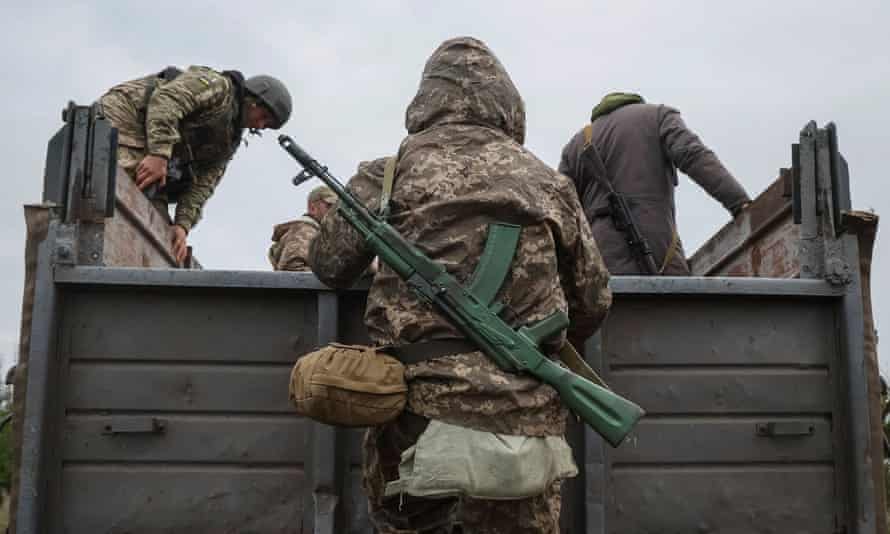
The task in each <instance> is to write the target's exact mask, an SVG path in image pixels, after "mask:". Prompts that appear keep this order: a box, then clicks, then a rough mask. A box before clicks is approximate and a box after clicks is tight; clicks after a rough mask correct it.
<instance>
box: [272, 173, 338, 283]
mask: <svg viewBox="0 0 890 534" xmlns="http://www.w3.org/2000/svg"><path fill="white" fill-rule="evenodd" d="M306 204H307V205H306V213H305V214H303V216H302V217H300V218H299V219H296V220H294V221H289V222H286V223H281V224H278V225H276V226H275V229H274V231H273V232H272V246H271V247H269V262H270V263H272V268H273V269H275V270H276V271H309V270H310V269H309V263H308V258H309V244H310V243H312V240H313V239H315V236H317V235H318V229H319V228H320V227H319V223H321V220H322V219H324V216H325V214H326V213H327V212H328V210H329V209H331V208H332V207H333V206H334V205H336V204H337V195H336V194H334V192H333V191H331V189H330V188H328V187H327V186H319V187H316V188H315V189H313V190H312V192H310V193H309V198H308V199H307V200H306Z"/></svg>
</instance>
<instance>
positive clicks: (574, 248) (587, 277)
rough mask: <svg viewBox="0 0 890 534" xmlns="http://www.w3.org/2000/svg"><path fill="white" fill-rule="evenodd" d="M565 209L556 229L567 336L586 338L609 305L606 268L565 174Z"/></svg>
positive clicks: (603, 316)
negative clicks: (566, 310) (565, 305)
mask: <svg viewBox="0 0 890 534" xmlns="http://www.w3.org/2000/svg"><path fill="white" fill-rule="evenodd" d="M557 178H558V180H560V182H562V183H563V184H564V185H563V186H561V191H560V193H561V195H560V196H561V198H562V205H563V207H564V209H565V213H564V214H563V216H562V218H563V220H562V222H561V224H559V225H558V228H557V232H558V236H557V240H556V241H557V243H556V246H557V259H558V262H559V277H560V283H561V285H562V287H563V290H564V291H565V293H566V300H567V301H568V306H569V319H570V321H571V324H570V325H569V331H568V336H569V339H570V340H573V341H580V340H585V339H587V338H588V337H590V336H591V335H593V333H594V332H596V329H597V328H599V326H600V323H602V322H603V319H605V318H606V314H607V313H608V312H609V308H610V307H611V305H612V291H611V290H610V289H609V271H608V269H607V268H606V264H605V262H603V258H602V256H600V251H599V248H597V246H596V241H594V238H593V233H592V232H591V230H590V225H589V224H588V222H587V218H586V217H585V216H584V211H583V210H582V209H581V203H580V201H579V200H578V195H577V194H576V193H575V190H574V187H573V185H572V184H571V182H570V181H569V180H568V179H567V178H565V177H564V176H561V175H560V176H558V177H557Z"/></svg>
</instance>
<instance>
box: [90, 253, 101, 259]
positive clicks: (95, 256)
mask: <svg viewBox="0 0 890 534" xmlns="http://www.w3.org/2000/svg"><path fill="white" fill-rule="evenodd" d="M90 257H91V258H93V259H94V260H98V259H99V253H98V252H93V253H92V254H90Z"/></svg>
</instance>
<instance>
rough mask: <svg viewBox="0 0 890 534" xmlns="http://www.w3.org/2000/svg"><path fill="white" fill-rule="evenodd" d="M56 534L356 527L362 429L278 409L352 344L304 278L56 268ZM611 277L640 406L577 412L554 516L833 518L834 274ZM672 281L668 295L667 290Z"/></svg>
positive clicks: (357, 336) (352, 311)
mask: <svg viewBox="0 0 890 534" xmlns="http://www.w3.org/2000/svg"><path fill="white" fill-rule="evenodd" d="M54 278H55V280H56V283H55V288H56V292H57V293H58V296H59V299H58V302H59V306H58V314H57V318H56V320H55V323H54V325H55V326H54V329H55V331H56V332H57V333H58V335H57V336H56V338H57V343H56V348H55V351H54V352H53V355H52V357H51V358H50V360H52V361H53V362H55V363H56V364H57V366H58V367H57V369H56V370H55V372H57V373H58V377H59V380H58V389H57V390H56V391H53V392H51V394H50V397H51V398H57V399H59V400H61V401H62V402H60V403H56V404H54V406H55V412H54V414H52V415H51V416H50V418H49V421H50V426H53V427H57V428H59V429H60V431H59V432H58V433H57V434H56V435H55V437H54V438H53V439H54V442H53V443H49V444H47V446H48V449H51V450H54V451H57V454H47V455H45V457H46V458H48V459H49V465H48V466H47V469H46V473H47V481H48V484H47V492H46V493H45V494H43V495H41V496H40V497H41V498H43V499H45V501H44V502H43V503H42V504H41V503H38V505H39V506H45V507H46V508H44V510H46V511H47V512H48V515H46V516H44V517H47V518H50V519H49V523H48V524H47V528H48V531H49V532H59V533H61V532H67V533H72V534H77V533H94V532H232V533H234V532H256V533H265V532H292V533H303V532H307V533H308V532H336V533H341V532H346V533H367V532H371V529H370V524H369V522H368V520H367V514H366V511H365V503H364V497H363V495H362V492H361V484H360V433H359V432H358V431H356V430H345V429H337V430H334V429H331V428H328V427H323V426H320V425H315V424H313V423H311V422H309V421H306V420H304V419H301V418H299V417H297V416H295V415H293V413H292V411H291V409H290V406H289V403H288V399H287V380H288V375H289V371H290V368H291V364H292V363H293V362H294V360H295V359H296V358H297V357H298V355H299V354H302V353H304V352H306V351H308V350H310V349H311V348H312V347H314V346H316V345H317V344H318V343H319V341H321V340H325V339H328V340H329V339H333V338H338V339H340V340H342V341H347V342H360V341H364V340H365V332H364V328H363V326H362V324H361V313H362V309H363V298H364V293H363V292H361V291H354V292H346V293H341V294H340V296H339V298H338V297H336V296H335V294H334V293H331V292H329V291H326V290H324V289H322V286H320V285H319V284H318V283H317V282H316V281H315V280H314V278H312V277H311V276H309V275H301V274H291V273H286V274H285V273H255V272H254V273H239V272H214V271H205V272H197V271H192V272H187V271H161V270H157V271H155V270H136V269H113V268H96V267H57V268H56V269H55V274H54ZM752 282H756V283H753V284H751V283H746V282H744V281H741V283H740V281H737V280H735V281H734V280H728V279H710V280H705V279H682V280H680V279H667V278H665V279H659V280H653V279H616V280H615V282H614V283H613V287H614V288H615V291H616V301H615V307H614V309H613V312H612V313H611V315H610V317H609V319H608V321H607V324H606V326H605V328H604V330H603V333H602V337H601V338H600V339H598V340H594V341H593V342H591V343H589V345H588V357H589V359H590V360H591V361H592V363H594V364H595V365H598V366H599V367H600V368H601V370H603V371H604V373H605V374H606V375H607V377H608V380H610V381H611V383H612V384H613V385H614V387H615V389H617V390H618V391H619V392H622V393H624V394H627V395H628V396H630V397H631V398H633V399H635V400H636V401H637V402H639V403H640V404H641V405H643V406H644V407H645V408H646V409H647V411H648V412H649V416H648V417H647V418H646V419H645V420H644V421H643V422H642V423H641V424H640V426H639V428H638V429H637V430H636V431H635V432H634V433H633V435H632V436H631V437H630V439H629V440H628V441H627V442H626V443H625V444H624V445H623V446H622V447H621V448H619V449H617V450H612V449H610V448H608V446H605V447H604V446H603V444H602V441H601V440H600V439H599V438H598V437H596V436H595V435H594V434H593V433H592V432H590V431H585V430H584V429H581V428H578V427H575V428H573V429H572V432H571V434H572V439H573V442H574V446H575V450H576V454H577V456H578V460H579V465H581V466H583V474H582V477H580V478H579V479H578V480H575V481H572V483H571V484H569V485H568V487H567V492H566V496H565V503H564V518H563V532H566V533H569V532H572V533H576V534H577V533H580V532H591V533H596V532H603V533H605V532H610V533H611V532H615V533H617V532H653V533H654V532H658V533H666V532H668V533H669V532H678V533H679V532H690V531H695V532H748V531H756V532H826V533H829V532H831V533H833V532H835V531H836V528H837V526H838V524H841V523H843V522H844V510H843V499H840V500H839V499H838V497H840V496H842V495H843V494H844V490H843V488H842V487H840V486H839V485H841V484H844V483H845V482H844V477H843V476H841V475H842V474H843V470H844V464H843V458H842V457H841V455H840V448H839V447H838V443H843V439H844V437H843V436H842V435H840V434H839V432H840V430H839V428H840V427H839V425H837V424H835V423H836V422H837V419H838V418H839V417H840V414H839V412H838V410H839V408H838V406H839V402H838V395H839V393H838V383H837V378H836V376H837V375H836V370H837V366H838V361H839V358H840V357H841V347H842V345H840V344H839V341H838V338H837V335H838V316H837V313H838V309H839V308H838V305H839V302H840V297H839V294H838V291H837V290H836V289H834V288H832V287H830V286H828V284H826V283H824V282H820V281H812V280H788V281H780V280H758V281H752ZM665 288H668V289H669V290H670V292H671V295H672V296H665V295H663V294H660V293H661V292H662V291H661V290H664V289H665Z"/></svg>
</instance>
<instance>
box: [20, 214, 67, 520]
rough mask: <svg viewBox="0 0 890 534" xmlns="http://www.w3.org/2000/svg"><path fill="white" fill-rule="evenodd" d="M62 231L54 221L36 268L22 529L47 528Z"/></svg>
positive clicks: (23, 460)
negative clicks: (55, 265) (55, 274)
mask: <svg viewBox="0 0 890 534" xmlns="http://www.w3.org/2000/svg"><path fill="white" fill-rule="evenodd" d="M57 231H58V223H57V222H56V221H52V222H51V223H50V226H49V231H48V233H47V237H46V239H45V240H44V241H43V243H41V244H40V246H39V249H38V259H37V271H36V272H35V285H34V305H33V315H32V320H31V321H32V322H31V344H30V354H29V357H28V377H27V381H28V382H27V384H28V385H27V389H26V399H25V411H24V417H23V421H22V444H23V445H22V452H21V462H20V466H19V469H20V472H19V494H18V495H19V497H18V509H17V511H16V517H17V527H16V529H17V533H18V534H41V533H43V532H45V531H46V529H47V523H46V519H47V517H48V515H47V513H46V506H47V503H48V498H49V487H48V482H47V481H48V479H49V478H50V477H49V475H48V472H49V470H50V465H49V464H50V463H51V458H52V451H53V449H54V443H53V440H54V438H55V435H56V434H55V433H54V431H53V425H52V424H50V418H51V414H52V413H53V412H54V409H53V408H54V404H55V402H56V399H54V398H53V392H54V389H55V387H56V384H57V382H56V377H57V373H58V361H57V359H56V341H57V337H56V324H57V323H56V321H57V316H58V303H59V296H58V294H57V292H56V286H55V284H54V283H53V280H52V265H51V260H52V256H53V253H54V250H53V247H55V245H56V234H57Z"/></svg>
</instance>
